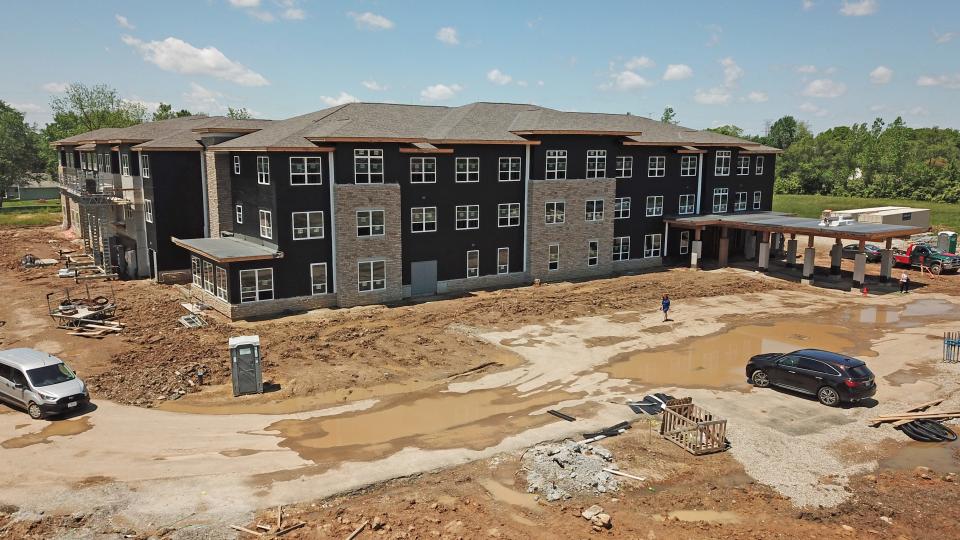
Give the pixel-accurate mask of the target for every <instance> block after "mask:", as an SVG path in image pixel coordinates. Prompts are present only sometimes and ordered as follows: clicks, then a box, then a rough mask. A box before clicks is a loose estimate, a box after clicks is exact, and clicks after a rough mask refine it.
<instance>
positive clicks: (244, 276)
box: [240, 268, 273, 302]
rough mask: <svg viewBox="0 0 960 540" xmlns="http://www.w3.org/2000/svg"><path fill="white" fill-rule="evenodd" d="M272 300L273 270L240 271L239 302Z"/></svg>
mask: <svg viewBox="0 0 960 540" xmlns="http://www.w3.org/2000/svg"><path fill="white" fill-rule="evenodd" d="M259 300H273V269H272V268H258V269H256V270H241V271H240V302H257V301H259Z"/></svg>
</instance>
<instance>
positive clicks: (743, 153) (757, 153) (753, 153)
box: [737, 148, 783, 156]
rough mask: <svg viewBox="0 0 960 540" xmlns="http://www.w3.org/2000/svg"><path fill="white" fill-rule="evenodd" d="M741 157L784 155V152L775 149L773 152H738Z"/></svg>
mask: <svg viewBox="0 0 960 540" xmlns="http://www.w3.org/2000/svg"><path fill="white" fill-rule="evenodd" d="M737 153H738V154H740V155H741V156H758V155H763V154H782V153H783V150H781V149H779V148H774V149H773V150H741V151H739V152H737Z"/></svg>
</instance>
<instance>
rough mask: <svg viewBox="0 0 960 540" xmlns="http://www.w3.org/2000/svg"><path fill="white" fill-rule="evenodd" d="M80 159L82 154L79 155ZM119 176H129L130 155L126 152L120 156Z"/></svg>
mask: <svg viewBox="0 0 960 540" xmlns="http://www.w3.org/2000/svg"><path fill="white" fill-rule="evenodd" d="M80 157H81V158H82V157H83V154H80ZM81 161H83V160H81ZM81 165H83V163H81ZM81 168H82V167H81ZM120 174H122V175H123V176H130V154H128V153H126V152H122V153H121V154H120Z"/></svg>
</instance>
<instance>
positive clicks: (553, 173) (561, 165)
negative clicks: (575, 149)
mask: <svg viewBox="0 0 960 540" xmlns="http://www.w3.org/2000/svg"><path fill="white" fill-rule="evenodd" d="M544 178H546V179H547V180H565V179H566V178H567V151H566V150H547V170H546V174H545V175H544Z"/></svg>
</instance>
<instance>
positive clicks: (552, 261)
mask: <svg viewBox="0 0 960 540" xmlns="http://www.w3.org/2000/svg"><path fill="white" fill-rule="evenodd" d="M557 270H560V244H549V245H548V246H547V271H548V272H556V271H557Z"/></svg>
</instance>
